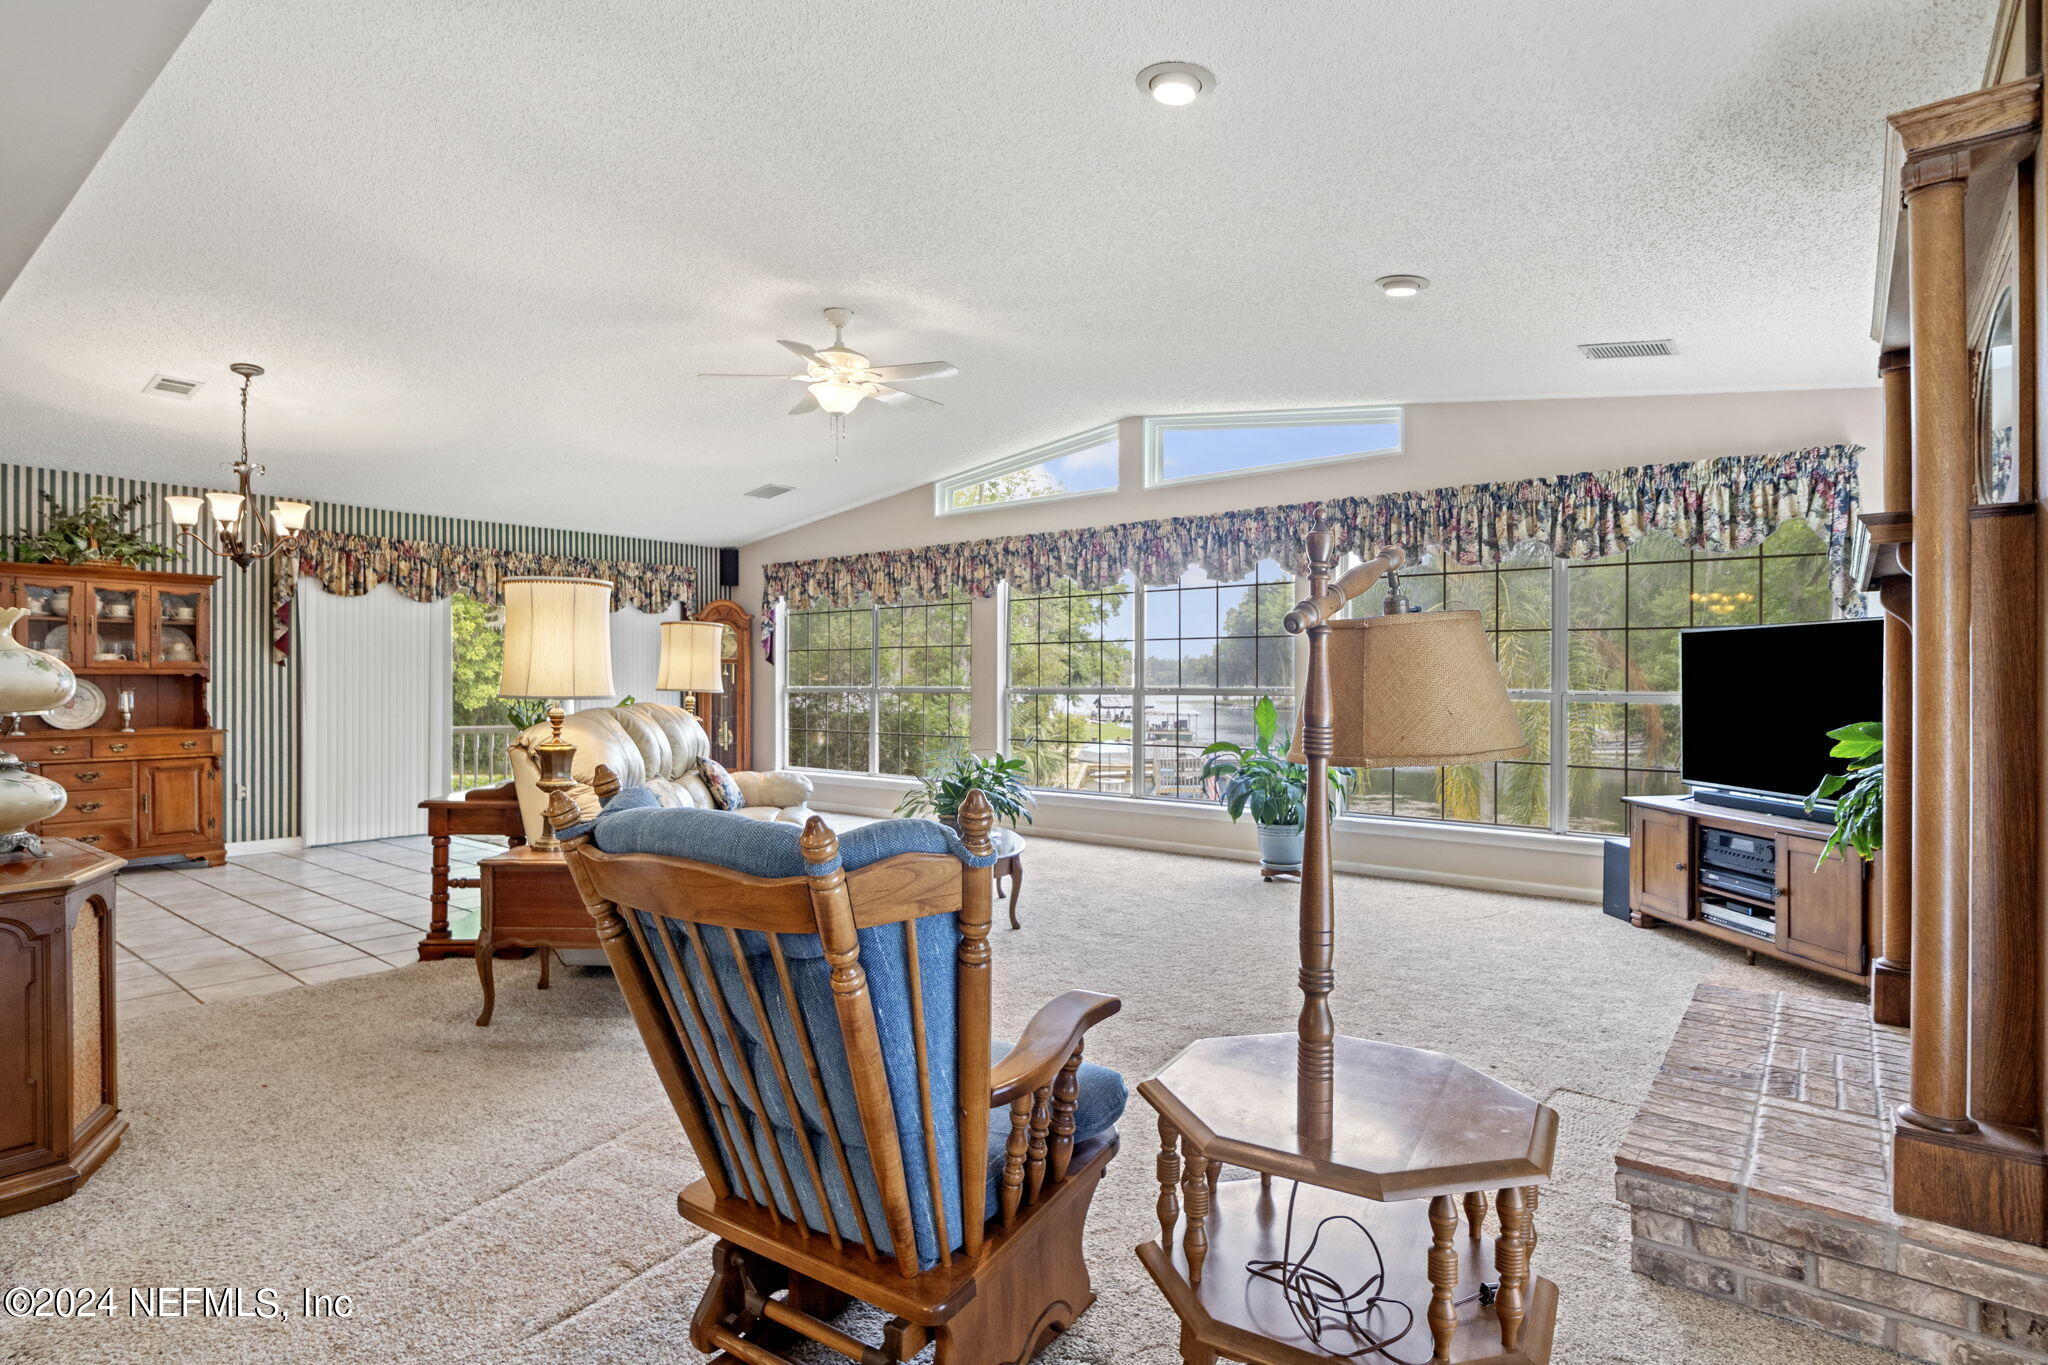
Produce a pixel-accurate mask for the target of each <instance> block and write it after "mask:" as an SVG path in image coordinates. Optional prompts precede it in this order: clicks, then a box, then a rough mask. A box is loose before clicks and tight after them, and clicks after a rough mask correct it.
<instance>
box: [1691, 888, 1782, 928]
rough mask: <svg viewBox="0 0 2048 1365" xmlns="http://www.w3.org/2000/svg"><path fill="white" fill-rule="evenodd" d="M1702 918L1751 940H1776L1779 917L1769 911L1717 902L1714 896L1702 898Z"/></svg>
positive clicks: (1732, 903)
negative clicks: (1746, 936) (1747, 936)
mask: <svg viewBox="0 0 2048 1365" xmlns="http://www.w3.org/2000/svg"><path fill="white" fill-rule="evenodd" d="M1700 918H1701V919H1703V920H1705V921H1706V922H1707V923H1709V924H1713V925H1718V926H1719V927H1721V928H1723V929H1732V930H1734V931H1735V932H1736V933H1738V934H1747V935H1749V936H1750V937H1751V938H1776V937H1777V936H1778V917H1777V916H1776V915H1775V914H1773V913H1771V912H1770V911H1768V910H1758V909H1755V908H1754V907H1751V906H1747V905H1737V904H1736V903H1734V902H1733V901H1724V900H1717V899H1715V898H1714V897H1712V896H1702V897H1700Z"/></svg>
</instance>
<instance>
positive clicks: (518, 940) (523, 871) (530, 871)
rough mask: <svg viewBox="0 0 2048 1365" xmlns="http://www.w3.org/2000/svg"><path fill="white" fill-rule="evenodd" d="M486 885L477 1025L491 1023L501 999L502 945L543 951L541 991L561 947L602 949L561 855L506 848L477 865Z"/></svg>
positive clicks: (478, 964)
mask: <svg viewBox="0 0 2048 1365" xmlns="http://www.w3.org/2000/svg"><path fill="white" fill-rule="evenodd" d="M476 866H477V873H478V878H479V880H480V881H481V882H482V883H483V890H484V908H483V922H482V923H481V924H480V925H479V926H478V927H477V936H476V974H477V978H478V979H479V980H480V981H482V982H483V988H484V1012H483V1013H482V1014H479V1015H478V1016H477V1017H476V1022H477V1025H478V1027H482V1026H483V1025H485V1024H488V1023H490V1022H491V1011H492V1009H493V1008H495V1006H496V1004H497V998H498V987H497V981H496V980H495V972H496V959H495V956H494V955H495V954H496V953H497V951H498V950H499V949H501V948H538V949H539V950H540V989H541V990H546V989H547V988H548V963H549V960H550V958H551V957H552V956H553V953H554V950H555V949H557V948H595V949H602V948H603V946H604V945H603V944H601V943H599V942H598V941H597V922H596V921H595V920H593V919H591V917H590V911H588V910H587V909H585V908H584V906H583V897H582V896H581V895H579V894H578V893H577V890H576V883H575V881H574V880H573V879H572V878H571V877H570V876H569V865H568V864H567V863H566V862H564V861H563V860H562V855H561V854H560V853H543V852H541V851H540V850H538V849H534V848H514V849H507V850H506V851H505V852H503V853H499V854H494V855H493V856H491V857H489V858H486V859H484V860H483V861H482V862H480V863H478V864H477V865H476Z"/></svg>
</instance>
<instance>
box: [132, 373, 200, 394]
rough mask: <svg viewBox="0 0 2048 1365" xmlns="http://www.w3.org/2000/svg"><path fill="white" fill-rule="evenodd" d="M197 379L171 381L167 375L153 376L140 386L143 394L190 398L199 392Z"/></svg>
mask: <svg viewBox="0 0 2048 1365" xmlns="http://www.w3.org/2000/svg"><path fill="white" fill-rule="evenodd" d="M199 387H200V381H199V380H197V379H173V378H171V377H170V376H169V375H167V374H153V375H151V376H150V377H149V382H148V383H147V384H144V385H143V386H142V391H143V392H144V393H160V394H162V395H163V396H164V397H166V398H190V397H191V396H192V395H193V394H195V393H197V392H198V391H199Z"/></svg>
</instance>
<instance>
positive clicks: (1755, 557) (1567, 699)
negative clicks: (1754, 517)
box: [1562, 521, 1834, 834]
mask: <svg viewBox="0 0 2048 1365" xmlns="http://www.w3.org/2000/svg"><path fill="white" fill-rule="evenodd" d="M1563 573H1564V577H1565V607H1566V609H1565V626H1566V630H1567V635H1568V639H1569V644H1568V647H1567V650H1566V659H1567V671H1568V673H1569V677H1568V679H1567V686H1566V690H1565V693H1564V697H1563V703H1562V704H1563V730H1564V737H1565V738H1564V749H1565V770H1564V785H1565V805H1566V822H1565V823H1566V827H1567V828H1569V829H1572V830H1576V831H1583V832H1587V833H1597V834H1621V833H1625V832H1626V830H1627V822H1626V819H1625V813H1624V808H1623V806H1622V804H1621V799H1622V797H1623V796H1652V795H1661V794H1665V793H1673V792H1680V791H1683V790H1684V786H1683V784H1681V783H1680V782H1679V780H1678V737H1679V727H1680V725H1681V723H1682V720H1681V717H1680V715H1679V706H1678V632H1679V631H1680V630H1681V629H1683V628H1685V627H1688V626H1697V627H1712V626H1754V625H1775V624H1783V623H1789V622H1795V621H1825V620H1827V619H1828V618H1829V617H1830V616H1831V615H1833V614H1834V603H1833V600H1832V598H1831V595H1830V591H1829V586H1828V563H1827V546H1826V544H1825V542H1823V541H1822V539H1821V537H1820V535H1819V533H1818V532H1816V531H1815V530H1814V529H1813V528H1812V527H1811V526H1809V525H1807V524H1806V523H1805V522H1803V521H1795V522H1790V523H1788V524H1786V525H1784V526H1781V527H1780V528H1779V529H1778V530H1777V531H1775V532H1773V533H1772V534H1771V535H1770V536H1769V537H1768V538H1767V539H1765V540H1764V541H1763V542H1761V543H1760V544H1757V545H1752V546H1749V547H1748V548H1746V549H1743V550H1738V551H1734V552H1732V553H1728V554H1715V553H1712V552H1708V551H1697V552H1696V551H1693V550H1689V549H1687V548H1686V547H1685V546H1683V545H1681V544H1680V543H1679V542H1678V541H1676V540H1674V539H1672V538H1671V537H1669V536H1665V535H1661V534H1654V533H1653V534H1650V535H1645V536H1644V537H1642V538H1641V539H1640V540H1639V541H1637V542H1636V544H1635V545H1633V546H1632V547H1630V548H1629V550H1628V551H1627V552H1626V553H1624V554H1620V555H1616V556H1614V557H1612V558H1610V559H1604V560H1589V561H1581V562H1574V563H1570V564H1567V565H1565V566H1564V568H1563Z"/></svg>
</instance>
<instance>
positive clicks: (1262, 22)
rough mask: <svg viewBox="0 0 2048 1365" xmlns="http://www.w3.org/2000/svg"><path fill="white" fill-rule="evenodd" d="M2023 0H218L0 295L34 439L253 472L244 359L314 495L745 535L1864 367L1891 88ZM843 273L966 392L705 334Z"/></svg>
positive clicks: (147, 468) (3, 342)
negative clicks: (1166, 69) (1571, 402)
mask: <svg viewBox="0 0 2048 1365" xmlns="http://www.w3.org/2000/svg"><path fill="white" fill-rule="evenodd" d="M1995 8H1996V6H1995V4H1993V3H1992V2H1991V0H1714V3H1711V4H1700V3H1698V2H1697V0H1638V2H1637V3H1632V4H1625V5H1624V4H1614V3H1612V0H1547V2H1544V3H1538V2H1537V0H1528V2H1526V3H1508V0H1500V2H1499V3H1463V4H1456V5H1451V4H1445V3H1442V0H1380V2H1379V3H1363V2H1362V0H1268V3H1264V4H1260V5H1257V6H1253V7H1250V8H1247V7H1246V6H1245V5H1244V4H1243V3H1242V0H1119V3H1116V4H1105V3H1097V2H1096V0H1065V2H1063V3H1054V2H1052V0H1037V2H1036V3H1033V2H1032V0H1010V3H1005V4H1001V5H995V4H973V3H965V2H964V0H963V2H962V3H950V2H949V3H932V0H877V2H876V3H869V4H859V5H837V6H824V5H807V4H790V3H788V0H721V3H717V4H711V3H693V4H670V3H663V2H661V0H638V2H637V3H636V2H634V0H609V2H608V3H607V2H605V0H544V2H543V0H523V2H522V3H511V2H510V0H503V2H501V3H494V4H477V3H464V4H457V3H453V2H452V0H432V2H431V3H429V2H427V0H214V3H213V4H212V6H211V7H210V8H209V9H208V11H207V12H206V14H205V15H204V17H203V18H202V19H201V20H200V22H199V24H198V26H197V27H196V28H195V29H194V30H193V32H192V34H191V36H190V37H189V38H188V39H187V41H186V42H185V44H184V46H183V47H182V48H181V49H180V50H179V51H178V53H177V55H176V57H175V58H174V59H173V60H172V62H171V63H170V65H169V66H168V67H167V68H166V70H165V72H164V74H163V76H162V77H161V78H160V79H159V80H158V82H157V84H156V85H155V87H154V88H153V89H152V90H151V92H150V93H149V95H148V96H147V97H146V98H145V99H144V100H143V102H142V104H141V106H140V107H139V108H138V109H137V110H136V112H135V114H134V115H133V117H131V118H130V120H129V121H128V124H127V126H126V127H125V128H124V129H123V130H122V132H121V133H120V135H119V136H118V137H117V138H116V139H115V141H114V144H113V145H112V147H111V148H110V149H109V150H108V152H107V153H106V155H105V156H104V157H103V158H102V160H101V161H100V163H99V166H98V167H97V169H96V170H95V171H94V172H93V174H92V176H91V178H90V179H89V180H88V181H87V183H86V185H85V186H84V188H83V189H82V190H81V191H80V192H79V194H78V196H77V198H76V199H75V200H74V201H73V203H72V205H71V207H70V209H69V211H68V212H67V213H66V214H65V216H64V217H63V219H62V220H61V221H60V222H59V223H58V225H57V226H56V228H55V229H54V230H53V232H52V233H51V235H50V236H49V238H48V239H47V241H46V242H45V243H44V245H43V247H42V248H41V250H40V251H39V252H38V253H37V254H36V256H35V257H34V258H33V259H32V260H31V261H30V263H29V265H28V267H27V269H26V270H25V271H24V272H23V273H22V275H21V277H20V279H19V280H18V282H17V283H16V285H15V286H14V288H13V289H12V291H11V292H9V293H8V294H7V296H6V297H5V299H4V300H0V460H7V461H15V462H24V463H33V464H46V465H58V466H69V467H80V468H88V469H94V470H103V471H108V472H115V473H126V474H133V475H138V476H149V477H161V478H176V479H206V478H211V477H214V476H215V475H214V471H215V470H216V468H217V467H218V465H219V464H220V462H221V461H223V460H224V459H226V458H227V457H228V455H229V453H230V451H231V449H232V445H233V440H234V431H233V426H234V423H233V396H234V395H233V377H232V376H230V375H228V374H227V373H226V370H225V367H226V365H227V364H228V362H230V361H234V360H242V359H249V360H255V361H258V362H261V363H262V364H264V365H267V366H269V367H270V369H271V371H272V373H271V374H270V375H269V376H268V377H266V378H265V379H262V380H259V381H258V387H257V399H256V403H255V417H254V421H253V432H252V438H253V442H254V444H255V446H256V448H257V452H258V458H259V459H262V460H264V461H266V462H267V463H268V464H269V466H270V468H271V471H272V472H271V476H270V478H269V479H268V481H267V484H268V487H269V488H270V490H271V491H275V492H279V493H287V494H296V495H300V496H311V497H317V498H331V499H343V500H348V501H355V502H367V503H373V504H378V505H383V506H391V507H399V508H406V509H416V510H422V511H429V512H443V513H461V514H467V515H473V516H484V517H493V518H504V519H510V520H520V521H538V522H547V523H552V524H557V525H564V526H572V527H576V528H579V529H592V530H604V531H613V532H618V533H622V534H640V535H661V536H672V537H676V538H679V539H687V540H695V541H703V542H710V543H717V544H735V543H741V542H744V541H747V540H749V539H752V538H754V537H756V536H758V535H760V534H764V533H766V532H768V531H770V530H772V529H775V528H778V527H782V526H786V525H790V524H792V523H795V522H799V521H802V520H806V519H808V518H810V517H814V516H818V515H822V514H825V513H827V512H831V511H836V510H840V509H843V508H845V507H847V506H850V505H852V504H855V503H858V502H861V501H864V500H867V499H869V498H873V497H877V496H880V495H883V494H885V493H889V492H892V491H895V490H899V489H902V488H905V487H908V486H911V485H913V484H916V483H919V482H922V481H924V480H928V479H930V478H933V477H935V476H937V475H940V474H943V473H947V472H950V471H953V470H957V469H961V468H964V467H967V466H969V465H973V464H976V463H979V462H980V461H982V460H986V459H989V458H993V457H995V456H998V455H1001V454H1005V453H1008V452H1011V451H1015V450H1019V449H1022V448H1025V447H1027V446H1030V445H1033V444H1036V443H1038V442H1041V441H1044V440H1048V439H1050V438H1053V437H1057V436H1061V435H1065V434H1067V433H1071V432H1074V431H1078V430H1081V429H1082V428H1085V427H1089V426H1093V425H1096V424H1098V423H1101V422H1104V421H1107V420H1109V419H1111V418H1115V417H1118V416H1121V415H1125V414H1129V413H1137V412H1187V411H1196V412H1200V411H1214V410H1219V409H1257V408H1275V407H1289V406H1305V405H1315V406H1322V405H1331V404H1341V403H1353V402H1367V401H1382V400H1403V401H1430V400H1446V399H1461V398H1494V397H1511V396H1512V397H1525V396H1564V395H1574V394H1592V393H1652V392H1685V391H1706V390H1732V389H1765V388H1804V387H1823V386H1840V385H1864V384H1868V383H1871V382H1872V381H1873V365H1874V354H1873V349H1872V346H1871V343H1870V342H1869V340H1868V339H1867V337H1866V335H1865V332H1866V327H1867V323H1868V313H1869V291H1870V282H1871V278H1872V271H1873V268H1874V255H1875V243H1876V223H1877V211H1878V199H1879V189H1878V170H1879V166H1880V162H1881V142H1880V131H1881V122H1880V121H1881V119H1882V117H1883V116H1884V115H1885V114H1887V113H1890V112H1893V111H1895V110H1898V109H1903V108H1906V107H1909V106H1912V105H1915V104H1919V103H1922V102H1925V101H1927V100H1931V99H1935V98H1939V97H1942V96H1946V95H1950V94H1954V93H1957V92H1959V91H1962V90H1965V89H1967V88H1969V87H1970V86H1971V85H1973V84H1974V83H1975V81H1976V79H1977V78H1978V75H1979V72H1980V71H1981V68H1982V63H1983V56H1984V52H1985V50H1986V47H1987V44H1988V42H1989V32H1990V25H1991V19H1992V13H1993V11H1994V10H1995ZM1170 59H1181V60H1189V61H1196V62H1200V63H1202V64H1204V65H1206V66H1208V67H1210V68H1211V69H1212V70H1214V71H1215V72H1216V74H1217V76H1218V78H1219V87H1218V89H1217V90H1216V91H1215V92H1214V93H1213V94H1212V95H1211V96H1209V97H1206V98H1204V99H1203V100H1201V101H1200V102H1198V103H1196V104H1194V105H1193V106H1190V107H1188V108H1184V109H1168V108H1165V107H1163V106H1160V105H1157V104H1154V103H1153V102H1151V101H1150V100H1148V99H1146V98H1145V97H1143V96H1142V95H1141V94H1140V93H1139V91H1138V90H1137V88H1136V86H1135V84H1134V82H1133V76H1134V74H1135V73H1136V72H1137V71H1138V70H1139V68H1141V67H1144V66H1146V65H1148V64H1149V63H1152V62H1156V61H1162V60H1170ZM1395 271H1413V272H1418V273H1421V274H1424V275H1427V276H1429V277H1430V278H1431V279H1432V280H1433V281H1434V284H1433V286H1432V287H1431V288H1430V290H1429V291H1428V292H1427V293H1425V294H1423V295H1422V296H1421V297H1420V298H1417V299H1414V300H1411V301H1407V302H1403V303H1396V302H1393V301H1389V300H1386V299H1384V298H1382V297H1380V296H1379V294H1378V292H1377V291H1376V290H1375V289H1374V288H1373V287H1372V283H1371V282H1372V280H1373V278H1374V277H1375V276H1379V275H1384V274H1387V273H1390V272H1395ZM827 304H845V305H848V306H850V307H853V308H854V309H856V310H858V314H859V316H858V317H857V318H856V319H855V323H854V327H853V329H852V332H851V335H850V336H849V338H848V340H849V342H850V343H851V344H854V345H856V346H857V347H859V348H860V349H861V350H863V351H866V352H868V353H869V354H870V355H872V356H873V357H875V358H876V359H877V360H878V361H883V362H900V361H913V360H928V359H945V360H951V361H953V362H954V363H956V364H958V365H959V366H960V367H961V370H962V372H963V373H962V375H961V377H959V378H957V379H950V380H944V381H939V382H933V383H927V384H924V385H921V386H916V387H917V388H918V389H919V391H920V392H923V393H926V394H928V395H930V396H931V397H934V398H938V399H941V400H943V401H944V402H945V403H946V405H947V406H946V407H945V408H944V409H943V410H942V411H939V412H935V413H926V414H918V413H906V412H897V411H893V410H888V409H883V410H870V409H871V408H872V405H869V407H868V408H864V409H863V411H861V412H860V413H858V414H856V415H855V416H854V418H853V419H851V421H850V423H849V436H848V439H847V440H846V441H845V442H844V444H843V446H841V447H840V448H839V449H838V450H837V451H836V452H835V450H834V449H833V448H832V445H831V442H830V441H829V440H828V438H827V427H826V423H825V421H824V420H823V419H822V418H821V417H818V416H816V415H812V416H810V417H808V418H793V417H786V416H784V415H783V411H784V409H786V408H787V407H788V406H789V404H790V402H791V401H793V399H794V397H795V393H794V390H795V386H794V385H789V386H786V387H785V386H778V385H775V384H772V383H769V382H766V381H762V382H761V383H759V384H757V385H750V384H744V383H739V382H736V381H724V382H720V381H710V380H698V379H696V378H695V377H694V375H695V373H696V371H698V370H775V369H779V368H782V367H783V366H784V365H785V364H786V363H787V362H788V361H789V360H790V357H789V356H788V355H787V354H786V353H785V352H783V351H781V350H780V349H778V348H777V347H776V346H775V345H774V340H775V338H777V337H794V338H797V339H799V340H806V341H810V342H812V343H813V344H817V343H820V342H822V341H823V339H824V337H825V336H826V331H825V328H824V325H823V323H822V321H821V320H820V319H819V318H818V312H817V310H818V309H819V308H821V307H823V306H824V305H827ZM1663 336H1671V337H1675V338H1676V339H1677V343H1678V348H1679V354H1678V356H1677V357H1675V358H1673V359H1669V360H1656V361H1609V362H1601V363H1597V364H1594V363H1589V362H1586V361H1583V360H1581V359H1580V358H1579V356H1578V353H1577V352H1576V351H1575V350H1574V349H1573V343H1575V342H1580V341H1608V340H1616V339H1632V338H1638V337H1663ZM157 372H163V373H167V374H173V375H178V376H181V377H185V378H195V379H203V380H206V381H208V383H207V387H206V388H205V389H204V390H202V391H201V392H200V394H199V395H198V396H197V397H196V398H195V399H193V400H192V401H190V402H179V401H175V400H170V399H164V398H158V397H154V396H149V395H145V394H143V393H142V392H141V388H142V386H143V384H144V382H145V381H146V380H147V379H148V378H149V377H150V375H151V374H153V373H157ZM1443 474H1444V477H1445V478H1446V479H1453V478H1455V477H1456V475H1457V471H1456V470H1453V469H1446V470H1444V471H1443ZM771 480H772V481H775V482H778V483H786V484H792V485H795V486H796V488H797V491H796V492H794V493H791V494H789V495H787V496H785V497H783V498H781V499H779V500H777V501H775V502H771V503H764V502H758V501H749V500H746V499H744V498H741V497H740V496H739V494H740V493H742V492H743V491H744V490H746V489H748V488H752V487H754V486H755V485H757V484H760V483H763V482H767V481H771Z"/></svg>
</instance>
